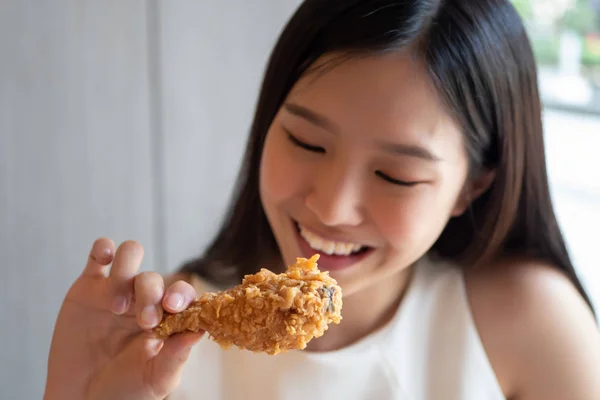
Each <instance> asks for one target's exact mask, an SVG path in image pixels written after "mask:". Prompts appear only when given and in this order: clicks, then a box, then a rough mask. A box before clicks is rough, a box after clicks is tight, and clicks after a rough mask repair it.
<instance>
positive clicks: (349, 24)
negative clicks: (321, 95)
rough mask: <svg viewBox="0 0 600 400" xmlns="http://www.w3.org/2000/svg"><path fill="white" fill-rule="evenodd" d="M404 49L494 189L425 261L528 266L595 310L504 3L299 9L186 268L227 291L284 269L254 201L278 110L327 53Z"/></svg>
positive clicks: (532, 82)
mask: <svg viewBox="0 0 600 400" xmlns="http://www.w3.org/2000/svg"><path fill="white" fill-rule="evenodd" d="M406 49H410V50H411V51H412V52H414V53H415V55H416V56H418V57H420V59H422V60H423V61H424V63H425V65H426V67H427V69H428V73H429V76H430V79H431V80H432V82H433V83H434V85H435V87H436V89H437V91H438V94H439V96H440V98H441V99H442V100H443V101H444V103H445V105H446V107H447V109H448V111H449V112H450V113H451V114H452V116H453V117H454V119H455V120H456V121H457V122H458V123H459V124H460V126H461V127H462V131H463V133H464V135H465V143H466V147H467V150H468V154H469V157H470V164H471V170H472V171H477V170H481V169H484V168H494V169H496V177H495V180H494V183H493V184H492V186H491V187H490V189H489V190H488V191H487V192H486V193H485V194H484V195H483V196H481V197H480V198H478V199H477V200H475V201H474V202H473V204H472V206H471V209H470V210H469V212H467V213H465V214H464V215H462V216H460V217H456V218H453V219H451V220H450V221H449V223H448V225H447V226H446V228H445V230H444V231H443V232H442V234H441V235H440V237H439V239H438V240H437V242H436V243H435V245H434V246H433V249H432V252H433V253H435V254H437V255H438V256H440V257H443V258H445V259H450V260H453V261H457V262H460V263H463V264H464V263H469V265H473V264H482V263H485V262H487V261H489V260H492V259H493V258H495V257H497V256H499V255H502V254H507V253H513V254H519V255H526V256H532V257H536V258H538V259H540V260H544V261H546V262H549V263H551V264H552V265H554V266H556V267H557V268H560V269H561V270H562V271H563V272H564V273H565V274H567V275H568V277H569V278H570V279H571V280H572V282H573V283H574V284H575V285H576V287H577V289H578V290H579V292H580V293H581V295H582V296H583V297H584V298H585V300H586V301H587V302H588V304H590V305H591V302H590V300H589V298H588V296H587V295H586V293H585V291H584V289H583V287H582V285H581V283H580V281H579V279H578V278H577V275H576V273H575V269H574V268H573V265H572V262H571V260H570V258H569V254H568V252H567V249H566V246H565V242H564V239H563V236H562V234H561V231H560V229H559V226H558V223H557V219H556V216H555V214H554V210H553V206H552V200H551V197H550V191H549V185H548V178H547V172H546V161H545V156H544V142H543V129H542V128H543V127H542V116H541V102H540V97H539V93H538V87H537V72H536V64H535V60H534V56H533V52H532V49H531V45H530V42H529V39H528V36H527V34H526V31H525V28H524V25H523V23H522V21H521V18H520V16H519V15H518V13H517V12H516V10H515V9H514V7H513V6H512V4H511V3H510V1H509V0H412V1H409V0H306V1H304V2H303V3H302V4H301V5H300V7H299V8H298V9H297V11H296V12H295V13H294V15H293V16H292V18H291V19H290V21H289V22H288V23H287V25H286V27H285V28H284V30H283V32H282V33H281V35H280V37H279V40H278V42H277V44H276V46H275V48H274V50H273V52H272V54H271V57H270V59H269V62H268V67H267V69H266V73H265V76H264V81H263V84H262V88H261V91H260V96H259V99H258V104H257V108H256V113H255V116H254V121H253V124H252V128H251V132H250V136H249V139H248V144H247V149H246V153H245V156H244V160H243V163H242V167H241V171H240V174H239V177H238V180H237V185H236V190H235V192H234V195H233V198H232V202H231V205H230V208H229V211H228V213H227V215H226V218H225V220H224V221H223V224H222V226H221V229H220V231H219V232H218V233H217V235H216V237H215V238H214V240H213V242H212V243H211V244H210V245H209V247H208V248H207V250H206V251H205V253H204V255H203V256H202V257H200V258H198V259H195V260H191V261H189V262H188V263H186V264H185V265H184V266H183V268H182V270H183V271H187V272H193V273H196V274H198V275H200V276H202V277H204V278H206V279H210V280H211V281H213V282H214V283H216V284H218V283H223V284H228V283H227V282H236V281H239V279H240V278H241V276H243V275H244V274H249V273H254V272H256V271H257V270H258V269H259V268H260V267H262V266H264V265H265V264H266V263H269V262H272V261H273V260H279V261H281V255H280V253H279V249H278V246H277V244H276V242H275V239H274V236H273V232H272V231H271V228H270V226H269V223H268V222H267V218H266V216H265V213H264V210H263V208H262V205H261V201H260V198H259V165H260V159H261V155H262V151H263V145H264V141H265V136H266V134H267V131H268V129H269V127H270V125H271V123H272V121H273V119H274V117H275V115H276V113H277V112H278V110H279V108H280V107H281V104H282V102H283V101H284V99H285V97H286V96H287V94H288V92H289V91H290V89H291V88H292V86H293V85H294V84H295V83H296V82H297V81H298V79H299V78H300V77H301V76H302V75H303V74H304V73H306V72H307V70H308V69H309V68H310V67H311V66H312V65H313V64H314V62H315V61H316V60H317V59H319V58H321V57H322V56H323V55H325V54H333V53H335V54H342V55H344V56H345V57H354V56H358V55H370V54H378V53H385V52H394V51H405V50H406ZM342 62H343V60H342Z"/></svg>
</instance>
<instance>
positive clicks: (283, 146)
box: [260, 52, 493, 298]
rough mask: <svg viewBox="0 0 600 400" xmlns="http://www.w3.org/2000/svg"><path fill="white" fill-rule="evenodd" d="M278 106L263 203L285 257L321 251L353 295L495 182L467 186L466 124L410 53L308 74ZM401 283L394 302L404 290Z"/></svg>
mask: <svg viewBox="0 0 600 400" xmlns="http://www.w3.org/2000/svg"><path fill="white" fill-rule="evenodd" d="M330 60H331V58H328V57H324V58H323V60H321V59H320V60H317V61H316V64H317V65H322V64H326V63H328V62H330ZM283 104H284V105H283V107H281V109H280V111H279V112H278V113H277V115H276V116H275V118H274V120H273V122H272V124H271V126H270V128H269V130H268V132H267V135H266V139H265V144H264V148H263V155H262V160H261V166H260V170H261V177H260V196H261V199H262V203H263V207H264V210H265V213H266V216H267V218H268V220H269V223H270V225H271V226H272V227H273V234H274V236H275V238H276V240H277V243H278V245H279V249H280V250H281V252H282V255H283V257H284V260H285V262H286V263H288V264H289V263H291V262H293V259H294V257H295V255H297V254H300V255H301V256H303V257H309V256H310V254H312V253H311V252H314V251H315V250H317V251H322V252H324V253H325V254H322V258H321V261H320V265H321V267H322V268H324V269H326V270H329V271H331V273H332V274H333V276H335V277H336V279H338V281H339V282H340V284H341V285H342V286H343V287H344V289H345V293H346V296H348V295H350V294H351V293H355V292H357V291H360V290H362V289H365V288H376V287H377V286H375V283H376V282H378V281H381V280H382V279H389V278H392V277H398V276H400V275H403V274H406V273H407V271H408V269H407V268H406V267H407V266H409V265H411V264H413V263H414V262H415V261H417V260H418V259H419V258H420V257H421V256H422V254H423V253H425V252H426V251H427V249H428V248H430V247H431V246H432V245H433V244H434V243H435V241H436V240H437V238H438V237H439V235H440V233H441V232H442V230H443V229H444V227H445V225H446V221H447V220H448V219H449V218H450V217H452V216H458V215H460V214H462V213H463V212H464V210H465V208H466V206H467V205H468V204H469V200H474V199H475V198H477V196H478V195H479V194H480V193H481V192H482V191H483V190H485V189H487V187H488V186H489V184H490V183H491V178H492V177H493V173H487V174H481V176H480V178H479V179H477V180H473V181H469V182H467V176H468V169H469V162H468V155H467V152H466V149H465V146H464V143H463V139H462V133H461V131H460V128H459V126H458V124H457V123H456V122H454V121H453V120H452V119H451V118H450V117H449V115H448V113H447V112H446V110H445V108H444V106H443V105H442V103H441V102H440V101H439V98H438V96H437V94H436V92H435V91H434V89H433V87H432V86H431V84H430V80H429V79H428V77H427V75H426V70H425V68H424V66H423V63H422V62H420V61H419V60H416V59H415V58H414V57H412V56H411V54H410V53H406V52H401V53H398V54H397V53H393V54H390V55H381V56H372V57H361V58H357V59H349V60H347V61H345V62H344V63H342V64H339V65H336V66H335V67H332V68H328V69H327V72H325V73H318V74H316V73H314V72H313V73H307V74H306V75H305V76H304V77H303V78H301V79H300V80H299V81H298V82H297V83H296V85H295V86H294V87H293V88H292V90H291V91H290V93H289V94H288V96H287V98H286V100H285V101H284V103H283ZM467 196H469V197H467ZM296 225H297V226H298V227H300V235H298V230H297V229H296ZM303 232H304V234H302V233H303ZM311 239H312V240H311ZM338 247H339V249H338V250H341V251H342V252H344V251H345V249H346V248H348V247H350V248H358V249H363V251H362V252H360V253H357V254H351V255H332V254H331V253H333V251H334V250H335V249H336V248H338ZM394 280H395V281H396V282H398V285H399V286H396V287H393V286H391V285H388V286H389V287H388V290H389V291H390V293H389V296H390V297H391V298H394V297H395V295H394V293H401V292H402V290H401V288H402V286H403V285H404V284H405V282H404V280H403V279H394ZM377 290H380V289H379V288H378V289H377Z"/></svg>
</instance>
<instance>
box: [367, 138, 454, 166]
mask: <svg viewBox="0 0 600 400" xmlns="http://www.w3.org/2000/svg"><path fill="white" fill-rule="evenodd" d="M379 147H380V148H381V149H382V150H384V151H386V152H388V153H393V154H399V155H403V156H408V157H415V158H420V159H423V160H426V161H435V162H437V161H442V159H441V158H440V157H439V156H437V155H436V154H434V153H432V152H431V151H429V150H427V149H426V148H424V147H421V146H414V145H406V144H399V143H389V142H379Z"/></svg>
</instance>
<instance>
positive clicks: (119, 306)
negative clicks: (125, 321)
mask: <svg viewBox="0 0 600 400" xmlns="http://www.w3.org/2000/svg"><path fill="white" fill-rule="evenodd" d="M126 310H127V298H126V297H125V296H117V297H115V299H114V300H113V302H112V312H114V313H115V314H119V315H120V314H123V313H124V312H125V311H126Z"/></svg>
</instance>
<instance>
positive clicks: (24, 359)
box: [0, 0, 600, 399]
mask: <svg viewBox="0 0 600 400" xmlns="http://www.w3.org/2000/svg"><path fill="white" fill-rule="evenodd" d="M299 3H300V0H255V1H252V2H248V1H245V0H229V1H227V2H221V1H217V0H193V1H192V0H189V1H184V0H180V1H177V2H167V1H159V0H147V1H143V0H129V1H75V0H64V1H60V2H58V1H56V2H48V1H44V2H42V1H36V0H0V54H1V55H2V59H1V61H0V254H1V255H2V262H1V264H0V268H1V273H2V275H1V276H2V278H0V300H2V304H3V306H2V307H0V321H1V324H2V329H1V330H0V338H1V339H2V346H0V398H2V399H5V398H6V399H39V398H41V395H42V392H43V386H44V382H45V376H46V361H47V354H48V349H49V341H50V338H51V335H52V329H53V324H54V321H55V318H56V314H57V312H58V309H59V307H60V303H61V301H62V299H63V297H64V294H65V293H66V291H67V289H68V287H69V286H70V284H71V283H72V281H73V280H74V279H75V278H76V276H77V275H78V274H79V273H80V271H81V268H82V267H83V265H84V263H85V260H86V258H87V254H88V252H89V248H90V246H91V244H92V242H93V241H94V239H95V238H97V237H100V236H108V237H111V238H113V239H114V240H115V241H116V242H120V241H123V240H126V239H136V240H138V241H140V242H141V243H142V244H143V245H144V246H145V249H146V256H145V262H144V267H143V268H144V269H145V270H156V271H159V272H163V273H167V272H171V271H173V270H174V269H176V268H177V267H178V266H179V265H180V264H181V263H182V262H183V261H184V260H186V259H188V258H189V257H193V256H195V255H197V254H199V253H200V252H201V251H202V249H203V248H204V246H205V245H206V244H207V243H208V241H209V240H210V238H211V234H212V233H213V232H214V230H215V228H216V226H217V225H218V223H219V221H220V219H221V216H222V213H223V211H224V209H225V206H226V203H227V201H228V199H229V196H230V191H231V188H232V184H233V181H234V179H235V176H236V173H237V170H238V167H239V163H240V160H241V155H242V152H243V149H244V147H245V141H246V136H247V133H248V130H249V125H250V122H251V118H252V113H253V111H254V106H255V104H256V96H257V93H258V89H259V85H260V83H261V79H262V74H263V71H264V67H265V63H266V61H267V57H268V55H269V52H270V51H271V47H272V46H273V44H274V42H275V40H276V38H277V36H278V34H279V32H280V31H281V29H282V27H283V25H284V24H285V22H286V21H287V19H288V18H289V16H290V15H291V13H292V12H293V10H294V9H295V8H296V7H297V5H298V4H299ZM515 5H516V6H517V7H518V9H519V11H520V12H521V14H522V15H523V17H524V18H525V20H526V21H527V26H528V29H529V32H530V35H531V38H532V41H533V44H534V48H535V52H536V57H537V59H538V63H539V71H540V76H539V79H540V87H541V89H542V94H543V100H544V105H545V108H544V122H545V129H546V133H545V135H546V145H547V157H548V164H549V166H548V168H549V174H550V180H551V184H552V194H553V197H554V200H555V205H556V209H557V213H558V217H559V221H560V224H561V227H562V229H563V231H564V233H565V235H566V239H567V242H568V245H569V249H570V251H571V254H572V256H573V259H574V262H575V264H576V267H577V269H578V271H579V273H580V275H581V277H582V279H583V281H584V285H585V286H586V288H587V289H588V291H589V292H590V294H591V296H592V298H593V300H594V301H595V304H596V308H597V309H598V310H600V308H598V306H600V268H599V263H598V257H597V255H596V253H597V249H596V248H595V246H596V245H597V244H596V242H595V239H596V237H595V236H596V232H597V229H598V227H600V154H598V152H599V150H600V0H535V1H534V0H529V1H526V0H518V1H515Z"/></svg>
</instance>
